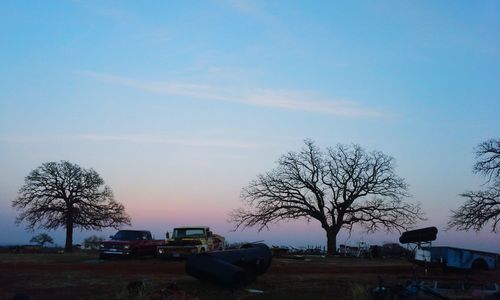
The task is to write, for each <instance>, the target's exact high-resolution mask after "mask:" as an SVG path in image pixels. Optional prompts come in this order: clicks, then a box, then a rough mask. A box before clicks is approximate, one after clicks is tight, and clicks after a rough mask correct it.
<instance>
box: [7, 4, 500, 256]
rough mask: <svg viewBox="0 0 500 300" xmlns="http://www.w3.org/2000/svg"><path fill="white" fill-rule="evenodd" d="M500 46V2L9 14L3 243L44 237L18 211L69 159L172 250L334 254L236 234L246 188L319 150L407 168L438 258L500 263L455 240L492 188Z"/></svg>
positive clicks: (316, 232)
mask: <svg viewBox="0 0 500 300" xmlns="http://www.w3.org/2000/svg"><path fill="white" fill-rule="evenodd" d="M499 32H500V2H498V1H439V2H436V1H314V2H311V1H281V0H280V1H257V0H256V1H245V0H236V1H225V0H207V1H147V2H144V1H62V0H61V1H57V0H54V1H9V0H8V1H2V2H1V3H0V227H1V228H2V230H1V231H0V244H23V243H28V242H29V239H30V237H31V236H33V235H34V234H36V233H40V232H44V230H36V231H35V232H33V233H32V232H27V231H25V230H24V227H23V226H22V225H21V226H16V225H15V224H14V219H15V216H16V214H17V212H16V210H15V209H13V208H12V206H11V204H12V200H14V199H15V198H16V196H17V192H18V189H19V188H20V187H21V185H22V184H23V181H24V177H25V176H26V175H28V173H29V172H30V171H31V170H33V169H35V168H36V167H38V166H40V165H41V164H42V163H44V162H48V161H60V160H69V161H71V162H73V163H77V164H79V165H81V166H82V167H84V168H93V169H95V170H96V171H97V172H98V173H99V174H100V175H101V176H102V177H103V179H104V180H105V181H106V184H108V185H109V186H111V188H112V189H113V191H114V195H115V199H116V200H117V201H119V202H121V203H123V204H124V205H125V207H126V210H127V212H128V214H129V215H130V216H131V217H132V227H133V228H141V229H150V230H151V231H152V232H153V233H154V234H155V236H156V237H157V238H163V237H164V234H165V232H166V231H171V230H172V228H173V227H175V226H179V225H186V224H200V225H208V226H210V227H211V228H212V229H213V231H214V232H217V233H220V234H222V235H225V236H226V237H227V238H228V240H229V241H230V242H237V241H256V240H264V241H265V242H266V243H268V244H272V245H293V246H307V245H325V244H326V239H325V233H324V232H323V231H322V229H321V228H320V226H319V225H318V223H317V222H314V221H311V222H310V223H306V222H303V221H291V222H283V223H280V224H278V225H276V226H272V227H271V229H270V230H269V231H263V232H260V233H259V232H257V231H256V230H254V229H249V230H244V231H238V232H232V231H231V229H232V228H233V224H230V223H228V222H227V219H228V218H229V217H228V213H229V212H230V211H231V210H232V209H235V208H238V207H241V205H242V201H241V199H240V192H241V189H242V188H243V187H244V186H246V185H247V184H248V183H249V182H250V181H251V180H252V179H254V178H255V177H256V176H257V175H258V174H261V173H265V172H267V171H270V170H272V169H273V168H274V167H276V161H277V159H278V158H279V157H280V156H281V155H282V154H285V153H287V152H289V151H298V150H300V148H301V147H302V146H303V140H304V139H312V140H314V141H315V142H316V143H317V145H318V146H320V147H321V148H322V149H326V148H327V147H329V146H335V145H336V144H338V143H344V144H352V143H356V144H360V145H361V146H362V147H364V148H365V149H367V150H369V151H371V150H380V151H382V152H384V153H386V154H388V155H391V156H393V157H394V158H395V160H396V162H397V168H396V172H397V174H398V175H399V176H401V177H403V178H405V179H406V181H407V183H408V184H409V186H410V190H409V192H410V193H411V195H412V197H411V198H409V199H407V201H410V202H420V203H421V204H422V208H423V210H424V212H425V213H426V218H427V220H426V221H422V222H419V223H418V224H416V226H417V227H424V226H436V227H438V229H439V230H440V233H439V234H438V239H437V240H436V242H435V243H434V244H435V245H449V246H457V247H466V248H472V249H479V250H487V251H496V252H500V236H499V235H498V234H493V233H490V232H489V231H488V230H487V229H486V230H483V231H481V232H479V233H476V232H468V233H464V232H455V231H453V230H449V231H445V227H446V222H447V220H448V217H449V216H450V210H451V209H455V208H457V207H458V206H459V205H460V204H461V203H462V201H463V199H462V198H461V197H460V196H459V194H460V193H462V192H464V191H466V190H471V189H480V188H481V184H482V183H483V181H484V180H483V178H481V177H480V176H478V175H475V174H473V173H472V166H473V163H474V147H475V146H477V145H478V144H479V143H480V142H482V141H484V140H487V139H489V138H495V137H499V134H500V118H499V117H498V116H499V113H500V101H499V99H500V35H499V34H498V33H499ZM49 233H50V234H51V235H52V236H53V237H55V239H56V242H57V243H58V244H63V243H64V232H63V230H58V231H55V232H49ZM112 233H113V230H112V229H106V230H104V231H102V232H97V234H98V235H102V236H107V235H109V234H112ZM91 234H94V232H80V231H76V232H75V241H76V242H79V241H81V240H82V239H83V238H85V237H87V236H89V235H91ZM397 238H398V234H395V233H394V234H386V233H383V232H380V233H375V234H366V233H363V232H362V231H361V230H355V231H354V232H352V234H351V235H350V236H349V235H348V234H347V233H346V232H341V233H340V235H339V238H338V243H347V244H351V245H356V244H357V243H358V242H360V241H364V242H368V243H372V244H381V243H383V242H386V241H387V242H396V241H397Z"/></svg>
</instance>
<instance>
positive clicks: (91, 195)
mask: <svg viewBox="0 0 500 300" xmlns="http://www.w3.org/2000/svg"><path fill="white" fill-rule="evenodd" d="M12 206H13V207H15V208H16V209H17V210H18V211H20V213H19V215H18V217H17V218H16V223H17V224H20V223H22V222H23V221H24V222H26V223H27V229H29V230H33V229H34V228H35V227H38V228H45V229H57V228H60V227H64V228H66V245H65V251H68V252H71V251H72V250H73V229H74V228H80V229H82V230H83V229H86V230H89V229H93V230H100V229H102V228H104V227H114V228H118V227H119V226H120V225H122V224H130V218H129V217H128V215H127V214H126V213H125V207H124V206H123V204H120V203H118V202H116V201H115V200H114V198H113V193H112V191H111V188H110V187H109V186H104V180H103V179H102V178H101V176H99V174H98V173H97V172H96V171H94V170H93V169H83V168H81V167H80V166H78V165H76V164H72V163H70V162H68V161H61V162H48V163H44V164H42V165H41V166H40V167H38V168H36V169H35V170H33V171H31V173H30V174H29V175H28V176H26V178H25V180H24V185H23V186H22V187H21V188H20V190H19V196H18V198H17V199H16V200H14V201H13V202H12Z"/></svg>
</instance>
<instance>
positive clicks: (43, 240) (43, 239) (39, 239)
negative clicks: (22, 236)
mask: <svg viewBox="0 0 500 300" xmlns="http://www.w3.org/2000/svg"><path fill="white" fill-rule="evenodd" d="M30 243H37V244H38V245H40V247H43V246H44V245H45V244H47V243H49V244H54V240H53V239H52V237H51V236H50V235H48V234H46V233H41V234H39V235H35V236H34V237H32V238H31V240H30Z"/></svg>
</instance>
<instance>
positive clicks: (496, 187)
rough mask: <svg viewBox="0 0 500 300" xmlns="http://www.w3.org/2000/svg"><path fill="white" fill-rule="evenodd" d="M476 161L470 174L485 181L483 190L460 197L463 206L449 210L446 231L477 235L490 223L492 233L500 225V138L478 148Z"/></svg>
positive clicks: (486, 142)
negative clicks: (455, 230)
mask: <svg viewBox="0 0 500 300" xmlns="http://www.w3.org/2000/svg"><path fill="white" fill-rule="evenodd" d="M476 160H477V161H476V163H475V164H474V169H473V170H474V173H476V174H481V175H483V176H484V177H486V182H485V183H484V190H479V191H466V192H465V193H462V194H460V196H462V197H464V198H465V199H466V200H465V203H464V204H462V205H461V206H460V207H459V208H458V209H457V210H454V211H453V210H452V215H451V218H450V221H449V222H448V228H456V229H457V230H465V231H468V230H471V229H472V230H474V231H479V230H481V229H482V228H483V227H484V226H486V224H488V223H491V231H492V232H497V226H498V224H499V222H500V138H496V139H490V140H487V141H485V142H482V143H481V144H479V146H478V147H477V148H476Z"/></svg>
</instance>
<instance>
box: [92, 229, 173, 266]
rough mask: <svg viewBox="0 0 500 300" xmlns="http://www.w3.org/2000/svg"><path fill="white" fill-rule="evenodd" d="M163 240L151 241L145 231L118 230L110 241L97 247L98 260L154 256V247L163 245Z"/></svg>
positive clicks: (150, 237)
mask: <svg viewBox="0 0 500 300" xmlns="http://www.w3.org/2000/svg"><path fill="white" fill-rule="evenodd" d="M164 243H165V241H163V240H153V237H152V236H151V232H149V231H147V230H120V231H118V232H117V233H116V234H115V235H114V236H110V240H106V241H103V242H101V244H100V245H99V258H101V259H104V258H109V257H138V256H146V255H152V256H154V255H156V247H158V246H159V245H162V244H164Z"/></svg>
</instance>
